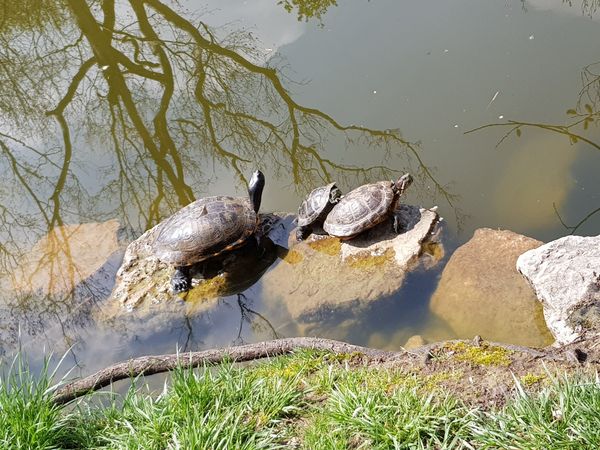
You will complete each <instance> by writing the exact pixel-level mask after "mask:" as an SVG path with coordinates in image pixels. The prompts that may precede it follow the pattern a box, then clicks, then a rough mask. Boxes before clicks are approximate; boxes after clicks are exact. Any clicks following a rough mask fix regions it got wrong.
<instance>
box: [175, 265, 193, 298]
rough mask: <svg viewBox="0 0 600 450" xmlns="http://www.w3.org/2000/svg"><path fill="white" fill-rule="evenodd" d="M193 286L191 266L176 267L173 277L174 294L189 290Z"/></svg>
mask: <svg viewBox="0 0 600 450" xmlns="http://www.w3.org/2000/svg"><path fill="white" fill-rule="evenodd" d="M191 287H192V279H191V277H190V267H189V266H180V267H175V273H174V274H173V276H172V277H171V289H172V290H173V294H179V293H181V292H186V291H189V290H190V288H191Z"/></svg>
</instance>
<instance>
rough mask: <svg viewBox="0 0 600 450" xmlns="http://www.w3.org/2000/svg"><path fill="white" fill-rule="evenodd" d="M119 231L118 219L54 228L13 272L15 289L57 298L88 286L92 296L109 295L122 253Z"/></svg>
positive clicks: (19, 291) (25, 293) (13, 286)
mask: <svg viewBox="0 0 600 450" xmlns="http://www.w3.org/2000/svg"><path fill="white" fill-rule="evenodd" d="M119 229H120V225H119V222H117V221H116V220H109V221H107V222H101V223H82V224H73V225H62V226H59V227H55V228H54V229H53V230H52V231H50V232H49V233H48V234H47V235H45V236H44V237H42V238H41V239H40V240H39V241H38V242H37V243H36V244H35V245H34V246H33V248H32V249H31V250H30V251H29V252H27V253H26V254H25V255H23V257H22V258H21V259H20V260H19V263H18V265H17V267H16V268H15V269H13V270H12V279H11V281H12V288H13V290H14V291H16V292H17V293H18V294H22V295H28V294H31V293H35V294H38V295H52V296H56V295H64V294H68V293H70V292H72V291H73V290H74V289H75V288H76V287H78V286H79V285H81V284H85V285H86V290H87V291H89V293H94V294H98V293H103V295H108V293H109V292H110V289H111V287H112V283H113V280H114V276H115V273H116V271H117V268H118V266H119V263H120V260H121V255H122V251H123V245H122V244H121V243H120V240H119ZM88 295H89V294H88ZM96 296H97V297H101V296H102V295H100V294H98V295H96Z"/></svg>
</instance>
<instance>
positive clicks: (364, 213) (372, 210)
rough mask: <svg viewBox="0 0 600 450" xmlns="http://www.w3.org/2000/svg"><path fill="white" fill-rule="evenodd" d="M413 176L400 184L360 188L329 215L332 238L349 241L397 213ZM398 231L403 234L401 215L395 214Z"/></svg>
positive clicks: (326, 227) (403, 178)
mask: <svg viewBox="0 0 600 450" xmlns="http://www.w3.org/2000/svg"><path fill="white" fill-rule="evenodd" d="M412 180H413V178H412V176H411V175H410V174H408V173H407V174H404V175H402V176H401V177H400V178H399V179H398V181H396V182H394V181H379V182H377V183H372V184H365V185H363V186H360V187H358V188H356V189H354V190H353V191H351V192H350V193H348V194H347V195H346V196H344V197H343V198H342V199H341V200H340V202H339V203H338V204H337V205H335V206H334V208H333V209H332V210H331V212H330V213H329V214H328V215H327V218H326V219H325V223H324V224H323V228H324V230H325V231H326V232H327V233H329V234H330V235H332V236H336V237H339V238H341V239H349V238H351V237H354V236H356V235H357V234H359V233H361V232H363V231H365V230H367V229H369V228H371V227H373V226H375V225H377V224H378V223H380V222H382V221H383V220H385V219H386V218H387V217H389V216H390V214H391V213H392V212H393V211H394V209H395V206H396V203H397V201H398V198H399V197H400V195H402V193H403V192H404V191H405V190H406V188H407V187H408V186H409V185H410V184H411V183H412ZM393 225H394V231H395V232H396V233H400V231H401V225H400V221H399V218H398V216H396V215H394V224H393Z"/></svg>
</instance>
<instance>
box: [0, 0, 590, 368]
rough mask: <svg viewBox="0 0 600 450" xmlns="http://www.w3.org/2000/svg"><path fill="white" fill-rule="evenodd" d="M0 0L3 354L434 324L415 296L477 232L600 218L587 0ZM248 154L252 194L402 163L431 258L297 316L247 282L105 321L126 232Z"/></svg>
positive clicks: (444, 331) (372, 334)
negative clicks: (438, 258)
mask: <svg viewBox="0 0 600 450" xmlns="http://www.w3.org/2000/svg"><path fill="white" fill-rule="evenodd" d="M2 3H3V5H2V8H0V11H2V12H1V13H0V14H3V16H0V80H1V84H0V85H1V86H2V89H1V91H0V111H1V115H0V167H1V168H2V174H3V176H2V179H1V180H0V216H1V218H2V221H1V224H0V239H1V240H0V244H1V245H0V263H1V284H2V286H3V289H2V296H1V305H0V314H1V315H2V325H1V327H0V345H1V347H2V349H3V350H4V352H8V353H10V352H12V351H13V350H14V349H15V348H16V346H17V342H18V341H19V340H20V341H21V343H22V348H23V349H24V350H26V351H27V352H29V353H30V354H32V355H33V356H34V358H35V357H37V356H39V355H41V353H42V350H44V349H45V350H52V351H55V352H58V353H61V352H63V351H65V349H67V348H71V355H72V358H73V360H74V361H76V362H77V363H78V364H80V365H81V367H82V369H83V370H84V371H85V372H89V371H90V370H93V369H95V368H98V367H100V366H102V365H106V364H108V363H110V362H112V361H115V360H118V359H122V358H125V357H128V356H133V355H140V354H148V353H161V352H172V351H174V350H175V348H176V346H179V347H180V348H183V349H200V348H207V347H212V346H220V345H228V344H231V343H239V342H251V341H256V340H261V339H268V338H271V337H273V336H292V335H297V334H309V335H315V334H318V335H320V336H324V337H333V338H341V339H345V340H348V341H351V342H354V343H359V344H370V345H375V346H381V347H387V348H397V347H399V346H400V345H403V344H404V342H406V340H407V339H408V338H409V337H410V336H412V335H414V334H420V335H422V336H423V337H424V338H425V339H427V340H435V339H442V338H447V337H453V336H456V331H453V330H452V329H451V328H450V327H449V326H448V325H447V324H446V323H445V322H444V321H443V320H442V319H440V318H438V317H436V316H435V315H432V314H431V313H430V312H429V300H430V297H431V295H432V293H433V291H434V290H435V288H436V285H437V281H438V279H439V276H440V273H441V269H442V268H443V265H444V264H445V262H446V260H447V257H448V256H449V255H451V254H452V252H453V250H454V249H455V248H456V247H457V246H458V245H460V244H462V243H464V242H465V241H467V240H468V239H470V237H471V236H472V234H473V231H474V230H475V229H477V228H480V227H491V228H506V229H510V230H513V231H516V232H519V233H523V234H525V235H527V236H531V237H534V238H537V239H540V240H544V241H547V240H550V239H554V238H557V237H559V236H563V235H565V234H568V233H569V232H571V231H573V229H574V228H576V230H575V231H576V232H577V233H578V234H584V235H586V234H588V235H590V234H597V233H598V226H599V224H600V214H593V213H594V212H595V211H596V208H598V204H599V202H600V188H599V187H598V179H597V173H598V170H599V169H600V153H599V149H600V147H599V143H600V136H599V133H598V129H597V127H596V119H597V118H598V116H599V113H598V100H599V99H600V81H599V80H600V63H599V62H598V61H600V53H599V51H598V47H597V46H596V42H598V41H599V38H600V28H599V25H598V18H597V16H596V15H595V14H594V13H595V9H594V8H595V6H594V5H595V2H592V3H590V2H583V6H582V4H581V3H580V2H573V4H572V5H569V4H567V3H563V2H561V1H542V0H536V1H523V2H521V1H511V0H502V1H488V2H478V1H466V0H465V1H456V2H443V1H422V2H406V1H397V0H387V1H384V0H373V1H370V2H367V1H354V2H344V3H342V2H339V5H335V4H334V3H333V2H331V1H323V2H321V4H320V7H319V9H317V10H316V11H309V12H308V17H304V16H303V17H302V20H297V14H298V10H297V9H294V8H292V11H291V12H287V11H286V9H285V8H284V6H285V5H287V4H288V2H284V4H278V2H277V1H276V0H260V1H252V2H246V1H233V0H229V1H217V0H210V1H200V0H194V1H191V0H190V1H182V2H179V3H178V4H175V3H171V2H168V1H166V0H163V1H159V0H147V1H141V0H139V1H138V0H129V1H125V0H121V1H116V2H113V1H108V0H106V1H104V2H98V4H96V3H94V5H93V6H90V5H89V4H88V3H89V2H88V3H86V2H85V1H84V0H63V1H58V0H56V1H54V2H50V1H49V2H43V4H42V3H38V2H34V1H31V2H25V3H28V4H27V5H26V4H25V3H24V4H23V5H21V6H20V7H19V9H15V6H13V5H12V3H10V2H7V1H2ZM298 3H302V4H303V2H298ZM311 3H312V4H314V3H315V2H311ZM289 5H291V3H290V4H289ZM570 109H572V110H573V111H569V112H568V110H570ZM486 126H487V127H486ZM481 127H485V128H481ZM470 130H476V131H471V132H469V131H470ZM255 167H260V168H261V169H262V170H263V171H264V172H265V174H266V176H267V187H266V189H265V193H264V196H263V206H262V209H263V210H264V211H295V210H296V208H297V206H298V204H299V202H300V200H301V199H302V197H303V196H304V195H305V194H306V193H307V192H308V191H310V189H311V188H312V187H315V186H317V185H320V184H323V183H325V182H329V181H331V180H336V181H337V182H338V183H339V185H340V186H341V187H342V189H343V190H344V191H347V190H349V189H351V188H352V187H354V186H357V185H359V184H362V183H364V182H367V181H375V180H380V179H389V178H390V177H394V176H396V174H398V173H403V172H405V171H410V172H411V173H413V174H414V175H415V178H416V182H415V183H414V185H413V186H412V187H411V190H410V191H409V192H408V193H407V198H406V201H407V202H408V203H412V204H419V205H422V206H425V207H430V206H434V205H437V206H439V213H440V215H441V216H442V217H444V219H445V227H444V231H443V242H444V247H445V251H446V259H444V260H443V261H442V262H441V263H439V264H438V265H437V266H436V267H435V268H433V269H430V270H425V269H421V270H418V271H417V272H415V273H413V274H411V275H409V277H408V278H407V280H406V282H405V284H404V286H403V288H402V289H401V290H400V291H398V292H396V293H394V294H393V295H387V296H385V297H384V298H381V299H380V300H379V301H377V302H375V303H373V304H372V305H371V306H369V308H366V309H361V310H360V312H354V313H353V311H351V310H346V311H344V313H343V314H341V313H340V314H332V315H329V316H323V317H322V318H320V319H319V320H315V321H314V323H311V325H310V326H306V325H305V324H301V323H298V321H297V320H295V319H294V318H293V317H291V316H290V313H289V311H288V310H287V309H286V308H285V307H284V305H282V304H281V303H277V302H276V301H274V300H273V297H272V296H269V295H268V292H267V291H266V290H265V287H264V286H263V284H262V282H261V281H258V282H257V283H255V284H253V285H252V286H251V287H249V288H247V289H246V290H244V291H243V292H242V293H240V295H231V296H228V297H224V298H221V299H219V300H215V301H214V302H212V303H211V304H210V305H209V306H207V305H203V307H201V308H195V307H192V306H190V305H185V304H183V303H177V302H174V303H173V305H170V306H171V307H172V308H171V309H170V312H169V313H168V314H167V313H165V314H154V315H150V316H144V317H142V318H140V317H136V316H135V315H133V314H132V315H129V316H128V315H127V314H123V315H121V316H119V317H118V318H117V319H114V318H111V320H107V319H106V318H105V316H104V313H103V310H104V307H105V306H106V305H105V300H106V298H107V296H108V294H109V293H110V290H111V288H112V282H113V278H114V273H115V271H116V268H117V267H118V265H119V264H120V259H119V258H120V255H122V249H123V246H124V245H125V244H126V243H127V242H128V240H130V239H131V238H132V237H135V236H138V235H139V234H141V233H142V232H143V231H144V230H146V229H148V228H150V227H151V226H153V225H155V224H156V223H158V222H159V221H160V220H161V219H162V218H164V217H166V216H168V215H169V214H170V213H172V212H174V211H176V210H177V209H179V208H180V207H181V206H183V205H185V204H187V203H189V202H190V201H191V200H193V199H195V198H198V197H201V196H205V195H213V194H234V193H235V194H241V195H243V194H244V192H245V183H246V178H247V177H248V176H249V174H250V173H251V172H252V170H254V168H255ZM590 214H591V216H589V218H588V215H590ZM115 221H116V222H115ZM103 222H106V224H104V225H86V226H82V227H76V226H75V225H74V224H86V223H103ZM580 222H581V224H580ZM67 224H71V225H69V226H65V225H67ZM291 226H292V225H290V224H288V228H287V229H288V231H289V229H290V227H291ZM51 230H54V231H53V232H51ZM49 232H51V234H50V235H49V236H47V235H48V233H49ZM45 236H46V237H45ZM40 240H41V241H40ZM107 261H108V262H107ZM279 263H280V260H279V259H277V260H276V261H275V263H274V266H273V267H277V264H279ZM507 326H510V324H507ZM481 327H482V332H481V334H483V335H484V336H485V329H486V324H484V323H482V324H481ZM19 336H20V338H19Z"/></svg>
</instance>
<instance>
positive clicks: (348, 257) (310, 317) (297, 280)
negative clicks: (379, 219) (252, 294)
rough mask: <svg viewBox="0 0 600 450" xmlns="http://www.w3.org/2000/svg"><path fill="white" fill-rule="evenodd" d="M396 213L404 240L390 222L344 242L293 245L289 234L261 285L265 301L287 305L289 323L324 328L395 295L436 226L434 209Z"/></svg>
mask: <svg viewBox="0 0 600 450" xmlns="http://www.w3.org/2000/svg"><path fill="white" fill-rule="evenodd" d="M399 211H400V213H401V215H402V218H403V222H404V226H405V229H406V230H407V231H406V232H405V233H402V234H395V233H394V232H393V230H392V224H391V221H386V222H384V223H381V224H379V225H377V226H376V227H374V228H372V229H371V230H369V231H367V232H365V233H363V234H361V235H359V236H358V237H356V238H354V239H351V240H348V241H340V240H339V239H337V238H334V237H330V236H316V235H311V237H309V238H308V239H307V240H306V241H303V242H295V239H294V238H293V236H294V233H293V232H292V233H291V235H290V236H291V237H290V243H289V251H288V253H287V254H286V256H285V257H284V258H283V261H281V262H280V263H279V264H278V265H277V266H275V267H274V268H273V269H272V270H270V271H269V272H268V273H267V274H265V276H264V277H263V279H262V286H263V295H264V298H265V299H266V300H265V301H267V302H275V303H277V304H285V305H286V306H287V309H288V311H289V313H290V316H291V318H292V319H293V320H296V321H300V322H304V323H311V322H312V323H326V322H327V321H328V319H329V318H330V317H333V316H335V317H343V316H344V312H352V315H355V314H356V313H357V312H358V311H360V309H361V308H362V307H363V306H366V305H367V304H369V303H371V302H373V301H375V300H377V299H380V298H382V297H385V296H389V295H391V294H392V293H394V292H396V291H397V290H398V289H400V287H401V286H402V283H403V281H404V277H405V275H406V273H407V272H408V271H409V270H410V269H411V268H412V267H413V266H416V265H417V262H418V257H419V255H420V254H421V253H422V244H423V242H424V241H425V240H426V239H428V238H430V237H431V236H432V232H433V230H434V228H435V224H436V223H437V222H438V215H437V213H436V212H435V210H434V209H433V210H426V209H419V208H417V207H415V206H409V205H401V207H400V208H399ZM440 254H441V252H438V254H437V256H439V255H440ZM306 331H307V332H310V329H309V330H306Z"/></svg>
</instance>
